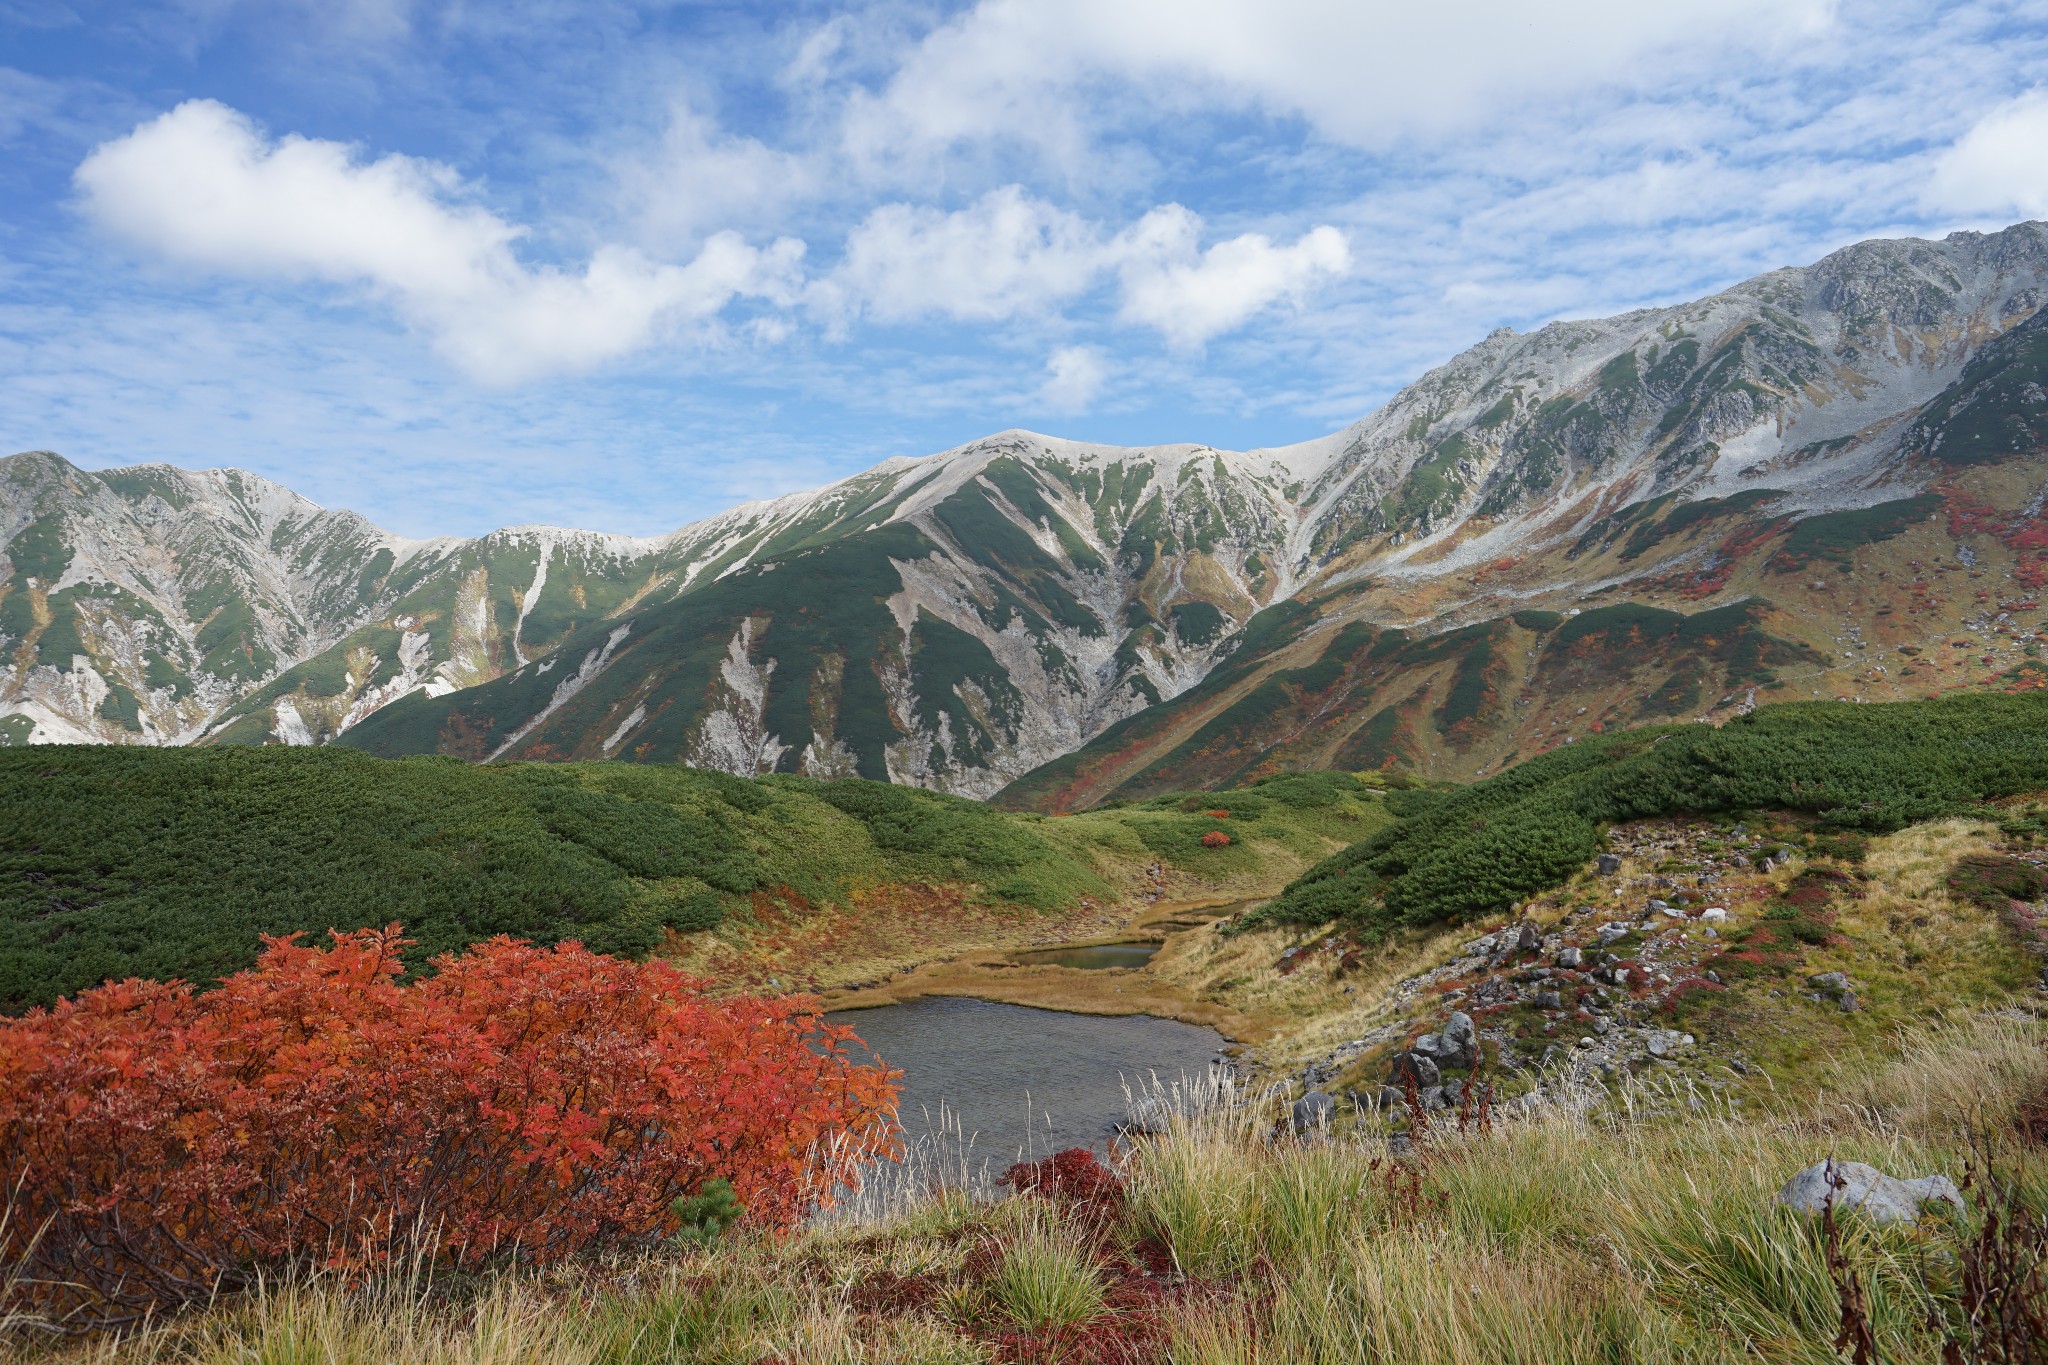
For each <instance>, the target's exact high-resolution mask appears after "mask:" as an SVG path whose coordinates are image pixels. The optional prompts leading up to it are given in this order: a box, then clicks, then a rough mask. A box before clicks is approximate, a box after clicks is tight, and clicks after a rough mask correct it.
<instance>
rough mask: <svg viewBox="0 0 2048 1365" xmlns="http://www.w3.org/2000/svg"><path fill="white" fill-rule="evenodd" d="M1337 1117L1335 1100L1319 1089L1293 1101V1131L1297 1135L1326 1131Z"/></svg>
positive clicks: (1303, 1135)
mask: <svg viewBox="0 0 2048 1365" xmlns="http://www.w3.org/2000/svg"><path fill="white" fill-rule="evenodd" d="M1336 1118H1337V1101H1335V1100H1334V1099H1331V1098H1330V1096H1329V1094H1328V1093H1327V1092H1325V1091H1321V1090H1311V1091H1309V1092H1308V1093H1307V1094H1306V1095H1303V1096H1302V1097H1301V1098H1300V1099H1298V1100H1296V1101H1295V1102H1294V1109H1293V1119H1294V1132H1295V1135H1296V1136H1298V1137H1306V1136H1308V1135H1310V1134H1315V1133H1327V1132H1329V1131H1330V1125H1331V1124H1332V1123H1334V1122H1335V1121H1336Z"/></svg>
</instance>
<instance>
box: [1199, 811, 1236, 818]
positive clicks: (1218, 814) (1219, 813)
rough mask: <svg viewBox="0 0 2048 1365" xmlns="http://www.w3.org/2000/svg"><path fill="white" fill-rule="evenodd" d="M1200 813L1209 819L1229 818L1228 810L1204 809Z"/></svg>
mask: <svg viewBox="0 0 2048 1365" xmlns="http://www.w3.org/2000/svg"><path fill="white" fill-rule="evenodd" d="M1202 814H1204V815H1206V816H1208V817H1209V818H1210V819H1211V820H1228V819H1229V818H1230V812H1229V811H1227V810H1205V811H1203V812H1202Z"/></svg>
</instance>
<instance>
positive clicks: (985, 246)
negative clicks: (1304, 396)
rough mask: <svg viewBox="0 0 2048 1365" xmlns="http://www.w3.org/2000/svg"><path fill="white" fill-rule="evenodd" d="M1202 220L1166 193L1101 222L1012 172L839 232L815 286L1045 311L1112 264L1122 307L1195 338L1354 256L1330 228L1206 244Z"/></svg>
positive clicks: (892, 311)
mask: <svg viewBox="0 0 2048 1365" xmlns="http://www.w3.org/2000/svg"><path fill="white" fill-rule="evenodd" d="M1202 229H1203V224H1202V219H1201V218H1200V216H1198V215H1197V214H1195V213H1193V212H1191V211H1190V210H1188V209H1186V208H1183V207H1182V206H1181V205H1179V204H1166V205H1162V206H1161V207H1159V208H1156V209H1153V210H1152V211H1151V212H1150V213H1147V214H1146V215H1145V216H1144V217H1143V218H1141V219H1139V220H1138V221H1137V222H1136V223H1133V224H1132V225H1131V226H1129V227H1127V228H1125V229H1124V230H1123V231H1121V232H1117V233H1114V234H1111V233H1108V232H1107V231H1106V230H1105V229H1104V228H1103V227H1102V226H1101V225H1099V224H1096V223H1092V222H1090V221H1088V220H1087V219H1084V218H1082V217H1081V216H1079V215H1078V214H1074V213H1070V212H1068V211H1066V210H1064V209H1060V208H1057V207H1055V206H1053V205H1051V204H1047V203H1045V202H1044V201H1042V200H1039V199H1034V198H1032V197H1031V196H1030V195H1028V194H1026V193H1025V192H1024V190H1023V189H1022V188H1021V187H1019V186H1016V185H1010V186H1006V187H1004V188H1003V189H1000V190H994V191H991V192H990V193H988V194H986V195H984V196H982V198H981V199H980V200H978V201H976V202H975V203H974V204H972V205H969V206H968V207H967V208H964V209H959V210H956V211H953V212H950V213H948V212H944V211H941V210H938V209H933V208H924V207H917V206H913V205H910V204H890V205H886V206H885V207H883V208H880V209H877V210H875V211H874V212H873V213H871V214H869V215H868V217H867V218H866V219H865V220H864V221H863V222H862V223H861V224H860V226H859V227H857V228H856V229H855V230H854V231H853V233H852V235H851V236H850V237H849V238H848V241H847V248H846V258H845V261H844V262H843V264H842V265H841V267H840V269H839V271H838V272H837V274H836V275H835V276H834V278H833V279H832V280H831V281H830V282H829V285H828V286H827V289H828V290H829V293H828V294H826V295H825V296H824V297H827V298H829V300H830V302H831V304H832V305H833V306H835V307H838V308H842V309H850V308H858V309H861V310H863V311H865V312H867V313H868V314H870V315H872V316H874V317H878V318H882V319H885V320H889V321H907V320H911V319H916V318H921V317H948V318H955V319H959V320H963V321H964V320H973V321H998V320H1002V319H1007V318H1012V317H1016V316H1020V315H1028V314H1032V313H1043V312H1049V311H1051V310H1053V309H1054V308H1056V307H1057V306H1059V305H1061V304H1064V303H1066V302H1068V301H1070V300H1072V299H1074V298H1077V297H1079V296H1081V295H1083V294H1086V293H1087V292H1089V291H1090V290H1092V289H1094V288H1095V287H1096V286H1097V285H1098V284H1099V283H1100V282H1101V281H1102V280H1104V279H1105V278H1106V277H1109V276H1112V275H1113V276H1114V277H1115V279H1116V282H1117V285H1118V288H1119V292H1120V297H1121V308H1120V312H1119V316H1120V317H1121V318H1122V320H1124V321H1126V322H1131V323H1136V324H1139V325H1142V326H1147V327H1151V328H1154V329H1155V330H1157V331H1158V332H1159V333H1160V335H1161V336H1163V337H1164V338H1165V339H1166V340H1167V342H1168V344H1170V345H1173V346H1177V347H1191V346H1198V345H1200V344H1201V343H1202V342H1204V341H1207V340H1208V339H1209V338H1210V337H1213V336H1216V335H1218V334H1220V333H1222V332H1226V331H1229V330H1230V329H1232V328H1234V327H1238V326H1240V325H1242V324H1243V323H1245V322H1246V321H1247V320H1249V319H1250V318H1251V317H1253V316H1254V315H1255V314H1257V313H1259V312H1260V311H1262V310H1263V309H1265V308H1268V307H1271V306H1272V305H1274V304H1277V303H1281V302H1283V301H1299V300H1301V299H1303V298H1304V297H1306V296H1307V295H1308V293H1309V292H1310V291H1312V290H1313V289H1314V288H1315V287H1316V286H1317V285H1319V284H1322V283H1324V282H1326V281H1328V280H1330V279H1333V278H1336V277H1338V276H1341V275H1343V274H1344V273H1346V272H1347V271H1348V270H1349V269H1350V265H1351V251H1350V246H1349V243H1348V242H1347V241H1346V239H1345V236H1344V234H1343V233H1341V232H1339V231H1338V230H1337V229H1335V228H1333V227H1328V226H1324V227H1318V228H1315V229H1313V230H1312V231H1310V232H1308V233H1306V234H1304V235H1303V236H1302V237H1301V238H1300V239H1299V240H1297V241H1296V242H1294V243H1293V244H1292V245H1290V246H1279V245H1275V244H1274V242H1273V241H1272V239H1271V238H1269V237H1267V236H1265V235H1264V234H1262V233H1255V232H1252V233H1245V234H1243V235H1241V236H1238V237H1233V238H1231V239H1230V240H1228V241H1223V242H1218V243H1217V244H1215V245H1214V246H1211V247H1209V248H1208V249H1207V250H1203V249H1202V248H1201V245H1200V243H1201V237H1202Z"/></svg>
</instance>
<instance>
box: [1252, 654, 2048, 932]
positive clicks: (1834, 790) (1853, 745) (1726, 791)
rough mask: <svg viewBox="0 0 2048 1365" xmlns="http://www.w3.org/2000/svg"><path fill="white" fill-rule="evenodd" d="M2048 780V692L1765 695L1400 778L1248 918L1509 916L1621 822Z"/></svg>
mask: <svg viewBox="0 0 2048 1365" xmlns="http://www.w3.org/2000/svg"><path fill="white" fill-rule="evenodd" d="M2043 787H2048V697H2040V696H1999V695H1970V696H1959V697H1948V698H1943V699H1941V700H1938V701H1920V702H1892V703H1888V704H1883V705H1869V706H1860V705H1850V704H1844V703H1832V702H1798V703H1792V704H1787V705H1780V706H1765V707H1759V708H1757V709H1756V710H1755V711H1752V712H1750V713H1749V714H1748V715H1746V716H1743V717H1741V718H1739V719H1737V720H1733V721H1730V722H1729V723H1728V724H1726V725H1724V726H1721V727H1719V728H1713V727H1708V726H1702V725H1685V726H1664V727H1659V728H1652V729H1645V730H1631V731H1628V732H1626V733H1624V734H1619V735H1609V736H1596V737H1589V738H1587V739H1585V740H1582V741H1581V742H1580V743H1578V744H1575V745H1572V746H1570V747H1567V748H1561V749H1556V750H1553V751H1552V752H1550V753H1548V754H1544V755H1542V756H1541V757H1539V758H1533V759H1531V760H1529V761H1528V762H1526V763H1521V764H1517V765H1516V766H1515V767H1513V768H1510V769H1508V770H1507V771H1506V772H1503V773H1501V774H1499V775H1498V776H1496V777H1491V778H1488V779H1487V780H1485V781H1483V782H1476V783H1474V784H1472V785H1471V786H1468V787H1459V788H1448V789H1445V788H1430V789H1421V790H1409V791H1396V792H1390V793H1389V794H1388V796H1387V808H1388V810H1389V811H1391V812H1392V813H1393V814H1394V815H1395V816H1396V817H1397V818H1396V821H1395V823H1394V824H1392V825H1389V826H1387V827H1386V828H1384V829H1382V830H1380V831H1378V832H1377V833H1375V834H1374V835H1373V836H1372V837H1370V838H1368V839H1365V840H1363V841H1361V842H1359V843H1356V844H1353V845H1351V846H1350V847H1349V848H1346V849H1344V850H1343V851H1341V852H1339V853H1337V854H1335V855H1333V856H1332V857H1330V858H1327V859H1325V860H1324V861H1323V862H1321V863H1318V864H1317V865H1316V866H1315V867H1312V868H1310V869H1309V870H1308V871H1307V872H1306V873H1304V874H1303V875H1302V876H1301V877H1300V878H1299V879H1297V880H1296V881H1295V882H1294V883H1293V884H1292V885H1290V886H1288V887H1287V889H1286V890H1285V891H1283V892H1282V893H1281V895H1280V896H1279V897H1277V898H1276V899H1275V900H1273V901H1272V902H1270V903H1269V904H1268V905H1267V906H1266V907H1265V908H1264V909H1263V910H1262V911H1260V912H1258V913H1257V914H1256V915H1254V916H1249V917H1247V920H1246V923H1252V922H1278V923H1289V924H1321V923H1325V922H1327V921H1330V920H1339V919H1343V920H1350V921H1352V922H1354V923H1357V924H1359V925H1360V926H1361V928H1363V929H1365V930H1366V931H1367V932H1384V931H1386V930H1388V929H1391V928H1393V927H1395V926H1397V925H1403V924H1407V925H1423V924H1434V923H1441V922H1444V921H1452V922H1456V921H1461V920H1467V919H1472V918H1476V917H1479V916H1482V915H1490V914H1496V913H1499V912H1501V911H1504V910H1506V909H1507V908H1508V907H1510V906H1511V905H1513V904H1514V903H1515V902H1516V901H1517V900H1520V899H1521V898H1523V897H1525V896H1528V895H1531V894H1533V893H1535V892H1538V891H1541V890H1544V889H1547V888H1549V887H1551V886H1555V885H1557V884H1558V883H1559V882H1561V881H1563V880H1564V879H1565V878H1567V877H1569V876H1570V875H1571V874H1572V873H1573V872H1574V871H1576V870H1577V869H1578V868H1580V867H1582V866H1584V864H1585V863H1586V861H1587V860H1588V859H1589V858H1591V857H1592V856H1593V854H1594V853H1595V852H1596V851H1597V848H1598V840H1599V833H1600V829H1601V827H1602V826H1603V825H1606V824H1608V823H1611V822H1614V821H1618V820H1637V819H1644V818H1648V817H1652V816H1664V815H1706V814H1715V813H1719V812H1728V811H1755V810H1795V811H1804V812H1808V813H1811V814H1813V815H1815V816H1818V817H1819V823H1820V824H1821V826H1822V827H1823V830H1824V833H1826V832H1836V833H1839V834H1847V833H1851V832H1855V831H1864V832H1870V833H1883V832H1887V831H1890V830H1895V829H1900V828H1902V827H1904V826H1906V825H1908V824H1913V823H1915V822H1917V821H1921V820H1929V819H1935V818H1938V817H1941V816H1946V815H1954V814H1958V813H1961V812H1964V811H1967V810H1970V809H1971V808H1973V807H1974V806H1976V805H1977V804H1978V803H1980V802H1983V801H1987V800H1992V799H1995V798H1998V797H2003V796H2011V795H2015V794H2017V793H2020V792H2025V791H2033V790H2038V789H2040V788H2043ZM1834 843H1835V844H1838V845H1841V846H1842V847H1844V848H1847V847H1850V846H1851V845H1852V844H1853V840H1847V839H1839V838H1838V839H1836V840H1835V841H1834ZM1831 846H1832V845H1831Z"/></svg>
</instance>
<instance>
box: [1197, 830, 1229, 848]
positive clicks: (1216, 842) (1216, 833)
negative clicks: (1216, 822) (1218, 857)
mask: <svg viewBox="0 0 2048 1365" xmlns="http://www.w3.org/2000/svg"><path fill="white" fill-rule="evenodd" d="M1229 842H1230V836H1229V835H1228V834H1225V833H1224V832H1223V831H1222V830H1220V829H1212V830H1210V831H1209V832H1208V833H1207V834H1204V835H1203V836H1202V847H1203V848H1222V847H1223V846H1224V845H1225V844H1228V843H1229Z"/></svg>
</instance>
